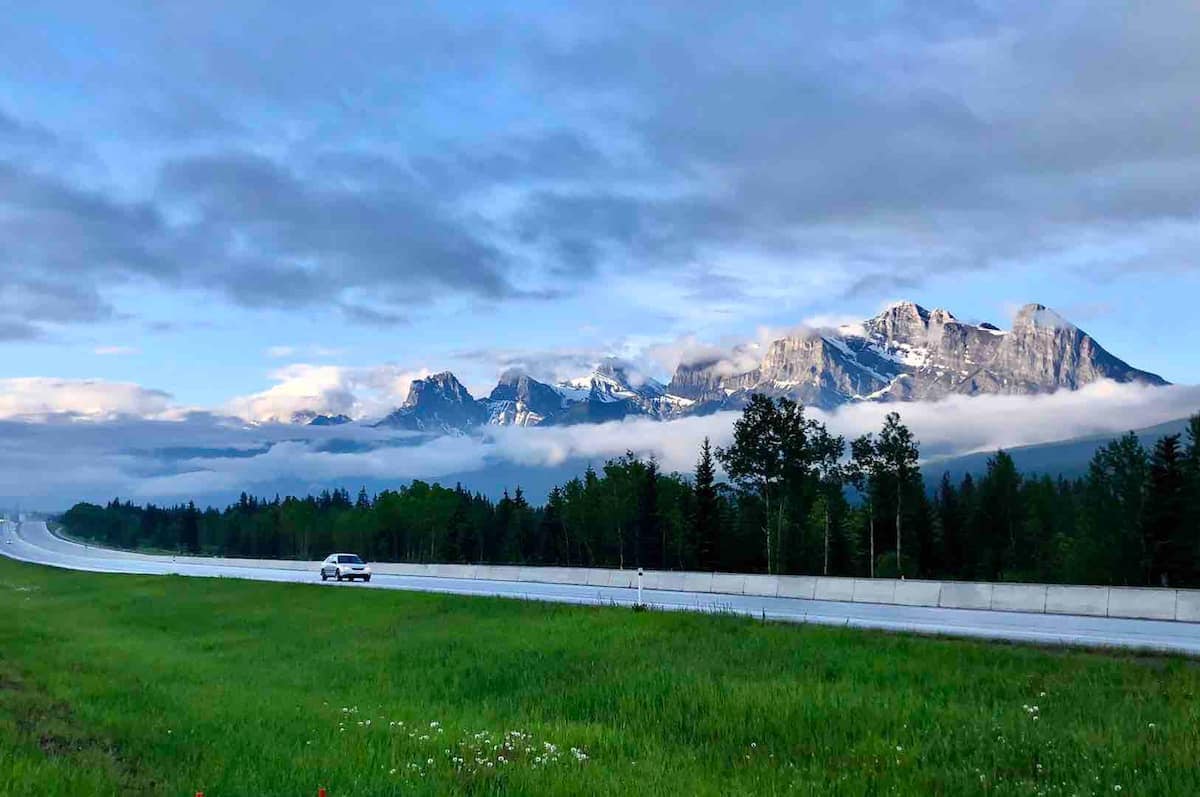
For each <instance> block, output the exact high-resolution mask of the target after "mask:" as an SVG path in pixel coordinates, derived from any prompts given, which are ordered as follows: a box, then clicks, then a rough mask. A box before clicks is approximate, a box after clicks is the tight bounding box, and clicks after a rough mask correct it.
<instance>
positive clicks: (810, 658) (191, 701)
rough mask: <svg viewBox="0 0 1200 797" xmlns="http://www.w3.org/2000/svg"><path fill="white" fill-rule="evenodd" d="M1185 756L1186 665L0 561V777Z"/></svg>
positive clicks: (679, 786) (705, 775) (1052, 764)
mask: <svg viewBox="0 0 1200 797" xmlns="http://www.w3.org/2000/svg"><path fill="white" fill-rule="evenodd" d="M1198 763H1200V666H1198V665H1197V663H1196V662H1192V661H1189V660H1185V659H1172V658H1160V657H1135V656H1120V655H1113V654H1097V653H1087V652H1078V651H1063V650H1044V649H1037V648H1032V647H1021V646H1010V645H1001V644H985V643H978V642H969V641H957V640H939V639H925V638H918V637H908V636H897V635H887V634H882V633H868V632H860V631H843V630H836V629H828V628H819V627H799V626H791V625H774V624H762V623H758V622H755V621H752V620H747V619H741V618H735V617H711V616H697V615H687V614H663V613H655V612H648V613H647V612H644V613H635V612H632V611H630V610H628V609H617V608H585V607H570V606H561V605H552V604H540V603H525V602H513V601H503V600H497V599H472V598H460V597H450V596H437V595H423V594H413V593H402V592H385V591H380V590H366V589H361V588H342V589H333V588H330V589H326V588H320V587H317V586H307V585H283V584H264V583H253V582H238V581H232V580H206V579H185V578H153V577H130V576H106V575H90V574H78V573H67V572H62V571H55V570H49V569H44V568H39V567H35V566H27V565H22V564H18V563H14V562H11V561H8V560H3V559H0V792H3V793H4V794H12V795H41V794H47V795H88V794H121V795H129V794H133V795H141V794H169V795H189V797H190V795H192V794H193V793H194V792H195V791H197V790H203V791H204V792H205V794H206V795H208V797H225V796H226V795H315V794H316V790H317V787H318V786H326V787H327V788H328V789H329V794H330V797H341V796H342V795H363V794H396V795H401V794H403V795H414V794H455V793H459V794H501V793H502V794H644V795H651V794H722V795H727V794H748V793H754V794H778V793H801V794H806V793H821V794H872V795H874V794H890V793H899V794H939V793H940V794H978V793H998V794H1010V793H1016V794H1113V793H1115V792H1117V791H1120V792H1122V793H1123V794H1181V795H1194V794H1200V766H1198ZM1118 787H1119V788H1118Z"/></svg>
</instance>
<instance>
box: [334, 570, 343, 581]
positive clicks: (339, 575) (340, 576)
mask: <svg viewBox="0 0 1200 797" xmlns="http://www.w3.org/2000/svg"><path fill="white" fill-rule="evenodd" d="M335 578H336V579H337V580H338V581H341V580H342V574H341V573H340V572H339V573H338V574H337V575H336V576H335Z"/></svg>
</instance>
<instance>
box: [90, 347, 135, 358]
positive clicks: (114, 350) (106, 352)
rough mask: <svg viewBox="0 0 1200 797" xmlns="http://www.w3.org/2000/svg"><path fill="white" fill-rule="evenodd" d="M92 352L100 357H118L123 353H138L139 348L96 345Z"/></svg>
mask: <svg viewBox="0 0 1200 797" xmlns="http://www.w3.org/2000/svg"><path fill="white" fill-rule="evenodd" d="M92 352H93V353H94V354H97V355H99V356H101V357H118V356H120V355H124V354H139V353H140V352H141V349H139V348H137V347H135V346H97V347H96V348H95V349H93V350H92Z"/></svg>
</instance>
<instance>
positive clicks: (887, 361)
mask: <svg viewBox="0 0 1200 797" xmlns="http://www.w3.org/2000/svg"><path fill="white" fill-rule="evenodd" d="M735 354H736V355H737V356H735V357H728V358H722V357H714V358H709V359H705V360H700V361H696V362H688V363H681V364H680V365H679V366H678V368H677V369H676V371H675V374H674V375H673V377H672V378H671V380H670V382H668V383H667V384H665V385H664V384H662V383H661V382H658V381H656V380H654V379H650V378H645V377H643V376H641V375H640V374H638V373H636V371H634V370H633V369H631V368H629V367H628V366H626V365H624V364H622V363H621V362H620V361H618V360H616V359H607V360H604V361H603V362H601V363H600V364H599V365H598V366H597V367H596V368H595V370H594V371H593V372H592V373H591V374H589V375H587V376H584V377H581V378H578V379H572V380H569V381H565V382H561V383H559V384H548V383H546V382H540V381H538V380H536V379H534V378H533V377H531V376H529V375H528V374H525V373H521V372H517V371H511V372H508V373H505V374H504V375H503V376H502V377H501V378H500V381H499V383H498V384H497V385H496V387H495V388H494V389H493V390H492V391H491V393H490V394H489V395H488V396H486V397H483V398H476V397H474V396H472V395H471V394H470V392H469V391H468V390H467V389H466V388H465V387H464V386H463V385H462V383H461V382H459V381H458V379H457V378H456V377H455V376H454V374H452V373H450V372H448V371H445V372H442V373H438V374H434V375H433V376H429V377H426V378H424V379H418V380H415V381H414V382H413V383H412V386H411V388H410V390H409V393H408V397H407V398H406V399H405V401H404V403H403V404H402V405H401V406H399V407H398V408H396V409H395V410H394V411H392V412H391V413H389V414H388V415H387V416H386V417H384V418H383V419H382V420H379V421H377V422H376V423H375V424H374V425H375V426H380V427H390V428H396V429H406V430H412V431H420V432H428V433H438V434H463V433H468V432H471V431H472V430H476V429H478V428H480V427H486V426H489V425H498V426H547V425H563V424H574V423H601V422H604V421H612V420H620V419H622V418H626V417H629V416H641V417H648V418H654V419H659V420H668V419H671V418H676V417H681V416H685V415H693V414H704V413H710V412H717V411H720V410H726V409H739V408H741V407H742V406H744V405H745V403H746V401H747V400H748V399H749V397H750V396H751V395H753V394H755V393H763V394H766V395H768V396H772V397H776V396H786V397H788V398H791V399H794V400H797V401H800V402H803V403H804V404H807V405H810V406H816V407H821V408H825V409H829V408H833V407H837V406H839V405H842V404H847V403H851V402H859V401H884V402H887V401H915V400H927V399H938V398H944V397H946V396H951V395H982V394H1034V393H1045V392H1052V391H1056V390H1075V389H1078V388H1080V387H1083V386H1084V385H1087V384H1089V383H1092V382H1096V381H1098V380H1102V379H1110V380H1114V381H1117V382H1139V383H1143V384H1148V385H1165V384H1167V382H1166V381H1165V380H1164V379H1162V378H1161V377H1159V376H1157V375H1156V374H1152V373H1148V372H1146V371H1141V370H1138V369H1136V368H1133V367H1132V366H1130V365H1129V364H1127V363H1125V362H1124V361H1122V360H1120V359H1118V358H1117V357H1115V356H1113V355H1112V354H1110V353H1109V352H1108V351H1106V350H1105V349H1104V348H1103V347H1102V346H1100V344H1099V343H1097V342H1096V341H1095V340H1094V339H1093V338H1092V337H1091V336H1090V335H1088V334H1087V333H1086V332H1084V331H1083V330H1081V329H1079V328H1078V327H1077V326H1075V325H1074V324H1072V323H1070V322H1069V321H1067V320H1066V319H1064V318H1063V317H1062V316H1060V315H1059V314H1057V313H1056V312H1054V311H1053V310H1050V309H1048V308H1047V307H1045V306H1044V305H1040V304H1030V305H1026V306H1025V307H1022V308H1021V309H1020V311H1018V313H1017V314H1016V316H1015V318H1014V320H1013V324H1012V328H1011V329H1009V330H1003V329H1000V328H998V327H996V326H993V325H992V324H988V323H980V324H973V323H967V322H964V321H960V320H959V319H957V318H955V316H954V315H953V314H951V313H950V312H949V311H947V310H941V309H935V310H932V311H930V310H926V309H925V308H924V307H921V306H920V305H917V304H914V303H912V302H899V303H896V304H893V305H891V306H890V307H888V308H887V309H885V310H884V311H883V312H881V313H880V314H879V315H877V316H875V317H874V318H871V319H868V320H866V321H864V322H862V323H861V324H852V325H844V326H840V327H837V328H835V329H802V330H798V331H796V332H793V333H791V334H788V335H785V336H783V337H780V338H778V339H776V340H774V341H772V342H771V343H770V344H769V345H767V346H765V347H763V348H756V347H755V346H754V345H752V344H747V345H746V346H743V347H740V348H739V349H736V350H735ZM749 363H753V366H752V367H749V368H747V367H746V365H747V364H749ZM293 420H294V422H297V423H309V424H317V425H335V424H341V423H349V422H351V419H350V418H347V417H346V416H344V415H339V416H329V415H320V414H316V413H297V416H296V417H295V418H294V419H293Z"/></svg>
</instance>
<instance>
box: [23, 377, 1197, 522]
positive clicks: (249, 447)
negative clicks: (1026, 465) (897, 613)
mask: <svg viewBox="0 0 1200 797" xmlns="http://www.w3.org/2000/svg"><path fill="white" fill-rule="evenodd" d="M317 381H319V380H317ZM330 381H331V382H335V381H336V380H330ZM6 387H7V386H6ZM75 389H76V390H81V389H86V387H80V386H76V387H75ZM6 392H8V391H6ZM109 395H110V396H111V391H110V393H109ZM133 395H134V396H136V395H138V394H137V392H136V391H135V392H134V393H133ZM137 400H138V399H136V398H131V399H128V400H127V402H126V403H127V404H128V403H131V402H133V403H136V401H137ZM142 400H147V399H142ZM148 400H150V401H157V402H164V401H165V400H164V399H163V398H162V397H161V396H159V397H150V398H149V399H148ZM112 404H113V400H112V399H111V398H109V399H108V406H109V407H110V408H111V405H112ZM160 406H162V405H161V404H160ZM42 409H45V406H42ZM50 409H51V413H52V412H53V407H51V408H50ZM143 409H144V408H143ZM1198 410H1200V387H1182V386H1172V387H1162V388H1152V387H1143V386H1138V385H1119V384H1115V383H1097V384H1094V385H1090V386H1088V387H1086V388H1084V389H1082V390H1079V391H1075V392H1068V391H1060V392H1058V393H1053V394H1046V395H1040V396H984V397H954V398H950V399H945V400H942V401H938V402H913V403H904V404H867V403H864V404H854V405H848V406H845V407H842V408H840V409H837V410H835V411H832V412H828V413H822V412H819V411H812V415H813V417H816V418H818V419H820V420H823V421H825V422H826V423H827V424H828V426H829V427H830V429H831V430H832V431H834V432H835V433H837V434H841V435H844V436H846V437H847V439H849V438H852V437H855V436H857V435H859V434H863V433H866V432H872V431H877V430H878V429H879V427H880V426H881V425H882V423H883V416H884V415H885V414H886V413H888V412H891V411H898V412H900V414H901V417H902V419H903V421H904V422H905V423H906V424H907V425H908V426H909V427H910V428H911V429H912V430H913V432H914V434H915V435H916V437H917V438H918V440H919V441H920V444H921V453H922V456H923V458H925V459H926V460H927V461H928V460H936V459H937V458H939V457H943V456H948V455H957V454H963V453H969V452H974V451H991V450H995V449H996V448H999V447H1014V446H1018V445H1027V444H1034V443H1043V442H1051V441H1055V440H1061V439H1064V438H1070V437H1076V436H1082V435H1091V434H1102V433H1120V432H1124V431H1126V430H1129V429H1136V428H1144V427H1147V426H1152V425H1155V424H1158V423H1162V422H1165V421H1169V420H1174V419H1178V418H1182V417H1185V416H1188V415H1190V414H1192V413H1195V412H1197V411H1198ZM5 414H9V413H5ZM128 416H129V414H128V413H122V412H113V411H111V409H110V411H109V412H108V414H107V416H106V417H108V418H110V420H107V421H104V422H97V423H85V424H80V423H74V422H71V421H70V419H68V418H66V417H63V416H55V415H53V414H50V415H49V416H48V417H46V418H43V421H44V422H42V423H27V422H14V421H3V420H0V500H5V501H9V500H26V501H27V504H28V505H34V504H38V505H45V506H50V507H63V506H66V505H69V504H70V503H72V502H73V501H75V500H80V499H82V498H89V499H91V500H98V499H101V498H107V497H111V496H113V495H126V496H136V497H138V498H139V499H141V500H156V501H176V500H188V499H197V500H200V501H201V502H207V501H217V502H221V501H226V500H229V499H230V498H231V497H233V496H236V495H237V493H238V492H240V491H242V490H247V491H250V492H256V493H259V494H273V493H275V492H282V493H287V492H306V491H319V490H321V489H323V488H325V487H333V486H346V485H351V486H353V485H357V484H364V483H366V484H371V485H373V489H382V488H383V487H387V486H393V487H394V486H396V485H398V484H401V483H403V482H405V481H407V480H409V479H412V478H422V479H427V480H438V479H442V480H445V479H448V478H454V479H457V478H463V476H464V474H472V473H473V474H476V476H477V478H478V479H479V481H480V482H481V483H485V484H487V485H489V487H488V489H490V490H494V491H498V489H499V488H500V487H501V486H509V487H511V486H512V485H513V480H514V479H516V478H517V477H516V476H515V475H514V474H516V473H523V474H525V475H526V476H528V474H529V473H531V472H532V471H533V470H539V469H541V470H546V469H550V470H552V471H553V469H556V468H557V469H558V470H557V471H553V472H556V473H563V474H566V475H564V476H563V478H566V477H569V474H570V473H572V472H573V469H575V468H582V467H583V463H586V462H589V461H590V462H592V463H593V464H595V465H597V466H598V465H600V464H602V463H603V462H604V461H605V460H607V459H609V458H612V457H616V456H619V455H621V454H623V453H625V451H627V450H632V451H634V452H636V453H638V454H640V455H642V456H655V457H656V458H658V460H659V462H660V463H661V464H662V466H663V468H664V469H665V470H667V471H680V472H685V473H687V472H690V471H691V470H692V468H693V467H694V464H695V459H696V453H697V450H698V447H699V444H700V441H701V440H702V439H703V438H704V437H709V438H711V440H712V442H713V444H714V445H718V446H720V445H727V444H728V443H729V442H730V440H731V437H732V425H733V421H734V420H735V419H736V418H737V417H738V415H737V413H732V412H725V413H718V414H715V415H709V416H702V417H691V418H684V419H681V420H677V421H670V422H656V421H649V420H644V419H626V420H624V421H621V422H616V423H609V424H602V425H580V426H567V427H546V428H540V427H531V428H507V427H495V428H489V429H487V430H486V433H485V434H484V435H482V436H461V437H435V438H429V437H424V436H421V435H413V434H410V433H401V432H395V431H393V430H386V429H374V428H370V427H366V426H360V425H357V424H352V425H348V426H340V427H307V426H301V427H297V426H291V425H285V424H271V423H266V424H262V425H256V426H246V425H244V424H241V423H237V422H234V421H233V420H232V419H229V418H222V417H219V416H214V415H210V414H204V413H191V414H184V413H175V414H172V413H169V412H168V413H166V416H167V417H171V418H173V420H154V419H150V420H142V419H134V418H131V417H128ZM564 469H565V470H564ZM556 478H557V477H556Z"/></svg>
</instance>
